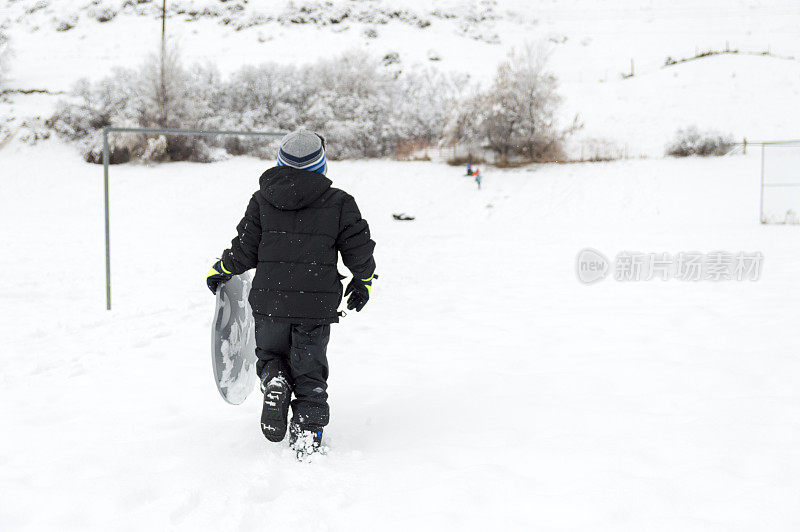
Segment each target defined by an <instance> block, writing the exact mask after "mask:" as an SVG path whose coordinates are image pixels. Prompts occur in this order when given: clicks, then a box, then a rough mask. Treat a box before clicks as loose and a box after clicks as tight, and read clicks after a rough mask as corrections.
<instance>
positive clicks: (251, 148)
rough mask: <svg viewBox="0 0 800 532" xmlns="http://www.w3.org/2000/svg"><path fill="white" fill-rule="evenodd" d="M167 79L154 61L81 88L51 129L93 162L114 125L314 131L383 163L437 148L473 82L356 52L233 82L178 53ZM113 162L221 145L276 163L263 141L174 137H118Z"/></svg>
mask: <svg viewBox="0 0 800 532" xmlns="http://www.w3.org/2000/svg"><path fill="white" fill-rule="evenodd" d="M165 72H166V74H165V76H164V82H163V83H162V81H161V75H160V62H159V61H158V60H157V59H156V58H153V59H152V60H151V61H149V62H148V63H147V64H146V65H145V66H143V67H142V68H140V69H138V70H132V69H117V70H115V71H114V73H113V74H112V75H111V76H109V77H107V78H105V79H103V80H101V81H99V82H96V83H89V82H88V81H85V80H84V81H81V82H79V83H78V84H77V86H76V87H75V89H74V93H73V96H72V97H71V98H70V99H68V100H63V101H62V102H60V104H59V106H58V108H57V111H56V113H55V114H54V115H53V116H52V117H51V118H50V119H49V120H48V125H49V126H50V127H52V128H53V129H54V130H55V131H56V132H58V133H59V135H61V136H63V137H66V138H68V139H71V140H76V141H79V142H81V143H82V145H83V148H82V149H83V154H84V157H85V158H86V160H88V161H99V157H100V155H101V154H102V146H101V140H102V139H101V135H100V134H99V131H100V130H101V129H102V128H103V127H105V126H121V127H122V126H124V127H170V128H196V129H227V130H233V129H235V130H249V131H259V130H261V131H263V130H271V131H273V130H282V131H290V130H293V129H296V128H298V127H306V128H308V129H312V130H314V131H317V132H319V133H320V134H322V135H324V136H325V137H326V138H327V140H328V153H329V156H330V157H331V158H334V159H342V158H359V157H382V156H387V155H392V154H394V153H395V150H396V149H397V146H398V145H399V144H400V143H408V142H410V141H413V142H414V143H419V144H423V145H424V144H430V143H433V142H435V141H437V140H439V139H440V138H441V137H442V135H443V130H444V126H445V124H446V123H447V120H448V117H449V116H450V115H451V114H452V112H453V110H454V109H455V107H456V105H457V102H458V101H459V97H460V94H461V91H462V89H463V87H464V86H465V84H466V81H465V79H464V78H462V77H459V76H453V75H447V74H442V73H440V72H437V71H434V70H419V71H411V72H408V73H404V74H402V75H399V74H398V73H397V72H393V71H390V70H387V69H386V68H384V67H383V66H382V65H381V64H380V62H379V61H377V60H373V59H372V58H370V57H368V56H366V55H364V54H361V53H351V54H345V55H343V56H340V57H337V58H334V59H326V60H322V61H319V62H317V63H314V64H311V65H307V66H301V67H295V66H283V65H277V64H266V65H262V66H259V67H244V68H242V69H240V70H239V71H237V72H236V73H234V74H233V75H232V76H231V77H230V78H228V79H222V77H221V76H220V75H219V73H218V72H217V71H216V69H214V68H212V67H206V66H199V65H195V66H192V67H190V68H185V67H183V66H182V65H181V64H180V62H179V60H178V58H177V54H176V53H175V52H174V50H173V51H171V52H170V53H169V54H168V57H167V61H166V69H165ZM117 137H119V138H115V139H114V140H113V144H112V146H111V150H112V159H113V160H115V161H116V162H126V161H128V160H130V159H138V158H145V157H146V158H147V160H149V161H157V160H159V159H160V160H199V161H204V160H209V159H213V152H214V150H213V149H212V148H219V149H221V150H222V151H224V152H227V153H230V154H251V155H256V156H262V157H272V156H273V155H274V146H270V145H269V143H267V142H265V141H264V139H262V138H235V137H227V138H217V139H214V138H207V139H193V138H190V137H174V136H173V137H168V138H167V139H166V146H164V147H163V149H154V147H153V145H152V143H150V142H149V141H148V139H147V138H139V139H136V138H135V136H131V135H127V136H117Z"/></svg>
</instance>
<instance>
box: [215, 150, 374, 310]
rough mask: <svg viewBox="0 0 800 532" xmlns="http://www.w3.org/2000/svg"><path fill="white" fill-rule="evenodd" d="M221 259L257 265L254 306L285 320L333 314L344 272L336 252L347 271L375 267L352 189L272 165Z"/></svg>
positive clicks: (232, 266)
mask: <svg viewBox="0 0 800 532" xmlns="http://www.w3.org/2000/svg"><path fill="white" fill-rule="evenodd" d="M259 184H260V185H261V188H260V190H258V191H257V192H256V193H255V194H253V197H252V198H251V199H250V203H249V204H248V205H247V211H246V212H245V214H244V218H242V221H241V222H240V223H239V225H238V226H237V230H238V232H239V234H238V236H237V237H236V238H234V239H233V240H232V241H231V247H230V249H227V250H225V252H224V253H223V255H222V262H223V265H224V266H225V268H227V269H228V271H230V272H232V273H234V274H240V273H244V272H245V271H247V270H249V269H251V268H256V275H255V278H254V279H253V288H252V290H251V291H250V306H251V307H252V308H253V313H254V314H255V315H257V316H263V317H265V318H267V319H269V320H271V321H275V322H283V323H300V324H320V323H333V322H337V321H339V316H338V313H337V308H338V306H339V303H340V302H341V300H342V282H341V279H343V278H344V277H343V276H342V275H340V274H339V272H338V271H337V269H336V264H337V262H338V255H337V252H338V253H341V254H342V261H343V262H344V265H345V266H347V268H348V269H349V270H350V271H351V272H352V273H353V276H354V277H356V278H360V279H366V278H368V277H369V276H370V275H372V274H373V272H374V271H375V260H374V259H373V257H372V252H373V250H374V248H375V242H373V241H372V240H371V239H370V234H369V226H368V225H367V222H366V220H364V219H362V218H361V213H360V212H359V210H358V206H356V202H355V200H354V199H353V197H352V196H350V195H349V194H347V193H346V192H344V191H342V190H339V189H337V188H332V187H331V180H330V179H328V178H327V177H325V176H324V175H322V174H318V173H315V172H308V171H306V170H298V169H296V168H291V167H289V166H278V167H275V168H270V169H269V170H267V171H266V172H264V173H263V174H262V175H261V178H260V180H259Z"/></svg>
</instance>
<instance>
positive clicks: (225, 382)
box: [211, 274, 257, 405]
mask: <svg viewBox="0 0 800 532" xmlns="http://www.w3.org/2000/svg"><path fill="white" fill-rule="evenodd" d="M251 286H252V281H251V280H250V275H249V274H242V275H234V276H233V277H231V278H230V280H228V281H225V282H224V283H220V285H219V288H218V289H217V304H216V308H215V309H214V322H213V323H212V326H211V362H212V367H213V369H214V380H215V381H216V383H217V389H218V390H219V393H220V395H221V396H222V398H223V399H224V400H225V401H226V402H228V403H230V404H232V405H239V404H242V403H243V402H244V400H245V399H247V396H248V395H250V392H252V391H253V388H255V384H256V380H257V376H256V370H255V367H254V366H255V363H256V330H255V321H254V320H253V312H252V311H251V310H250V303H248V301H247V296H248V295H250V287H251Z"/></svg>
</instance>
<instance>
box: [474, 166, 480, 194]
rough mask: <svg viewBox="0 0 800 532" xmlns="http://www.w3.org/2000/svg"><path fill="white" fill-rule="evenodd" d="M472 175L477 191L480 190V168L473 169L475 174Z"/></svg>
mask: <svg viewBox="0 0 800 532" xmlns="http://www.w3.org/2000/svg"><path fill="white" fill-rule="evenodd" d="M472 175H473V176H475V182H476V183H477V184H478V190H480V189H481V169H480V168H476V169H475V173H474V174H472Z"/></svg>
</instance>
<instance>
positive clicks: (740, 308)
mask: <svg viewBox="0 0 800 532" xmlns="http://www.w3.org/2000/svg"><path fill="white" fill-rule="evenodd" d="M0 164H2V168H3V170H2V173H1V174H0V187H2V188H1V189H2V193H0V227H2V231H0V245H1V246H2V250H3V253H2V255H0V268H2V271H3V277H4V279H5V287H4V289H3V292H2V296H0V302H1V303H2V304H1V305H0V335H1V336H2V338H4V340H3V341H2V344H0V362H2V372H0V422H1V423H2V427H3V430H2V432H3V437H2V438H0V494H2V497H0V499H1V500H2V502H0V529H1V530H87V529H106V530H107V529H114V530H164V529H181V530H256V529H258V530H265V529H268V530H414V529H420V530H587V531H599V530H609V531H612V530H613V531H619V530H631V531H640V530H665V531H666V530H669V531H676V530H680V531H689V530H703V531H708V530H719V531H726V532H728V531H735V530H741V531H752V530H768V531H771V532H774V531H790V530H798V529H799V528H800V509H798V505H797V501H798V498H799V497H800V391H799V390H798V386H797V383H798V381H799V380H800V359H798V357H797V346H798V345H800V330H799V329H798V327H797V323H796V322H797V316H798V313H797V302H798V300H800V288H798V282H797V275H798V273H797V272H798V271H800V248H798V246H797V228H796V227H778V226H761V225H759V224H758V199H759V183H758V176H759V173H758V172H759V164H760V161H759V159H758V156H757V155H748V156H735V157H726V158H718V159H714V160H698V159H687V160H641V161H638V160H630V161H622V162H616V163H607V164H596V165H560V166H558V165H544V166H538V167H535V168H533V169H531V170H530V171H529V170H525V169H521V170H514V171H499V170H488V169H482V170H483V173H484V176H485V177H484V188H483V190H481V191H477V190H475V185H474V183H473V182H472V181H471V180H470V179H468V178H465V177H462V176H461V174H462V173H463V172H462V171H463V169H461V168H451V167H448V166H445V165H440V164H434V163H396V162H390V161H372V162H347V163H336V162H335V163H332V164H331V168H330V176H331V178H332V179H333V180H334V183H335V184H336V185H338V186H341V187H342V188H344V189H346V190H347V191H349V192H351V193H352V194H353V195H355V196H356V198H357V199H358V201H359V203H360V205H361V207H362V212H363V213H364V216H365V217H366V218H367V219H368V220H369V221H370V224H371V226H372V229H373V235H374V238H375V240H376V241H377V243H378V247H377V254H376V259H377V262H378V273H379V274H380V280H379V281H378V282H376V286H375V290H374V292H373V300H372V301H371V302H370V304H369V305H368V306H367V308H366V310H365V311H364V312H362V313H360V314H355V313H352V314H350V315H348V316H347V317H346V318H345V319H343V320H342V323H341V324H339V325H337V326H334V327H333V331H332V339H331V346H330V349H329V359H330V362H331V379H330V390H329V391H330V393H331V410H332V421H331V425H330V426H329V428H328V430H327V432H326V437H327V438H328V441H329V443H330V446H331V452H330V454H329V455H328V456H326V457H320V458H319V459H318V460H316V461H315V462H314V463H313V464H299V463H297V462H296V461H295V460H294V457H293V455H292V453H291V452H290V451H289V449H288V448H287V447H286V446H285V445H274V444H268V442H266V441H265V440H264V438H263V436H262V435H261V432H260V430H259V425H258V415H259V410H260V402H259V401H258V398H257V396H256V395H254V396H253V397H251V398H250V399H248V401H247V402H245V403H244V404H243V405H241V406H239V407H232V406H230V405H227V404H225V403H224V402H223V401H222V399H221V398H220V397H219V396H218V394H217V391H216V388H215V385H214V382H213V379H212V373H211V364H210V356H209V340H210V339H209V336H210V334H209V333H210V331H209V328H210V324H211V315H212V311H213V306H214V301H213V297H212V296H211V294H210V293H209V292H208V289H207V288H206V286H205V281H204V276H205V273H206V271H207V270H208V267H209V265H210V264H211V263H212V262H213V260H214V257H216V256H218V254H219V253H220V252H221V250H222V249H223V248H224V247H226V245H227V243H228V241H229V240H230V238H231V237H232V236H233V234H234V226H235V224H236V223H237V222H238V220H239V218H240V216H241V215H242V213H243V211H244V207H245V205H246V201H247V199H248V197H249V195H250V194H251V193H252V191H253V190H254V189H255V188H256V182H257V177H258V175H259V174H260V173H261V171H262V170H263V169H264V167H265V163H264V162H262V161H257V160H254V159H247V158H238V159H234V160H230V161H227V162H223V163H216V164H211V165H197V164H188V163H186V164H184V163H176V164H167V165H162V166H158V167H154V168H150V167H145V166H137V165H126V166H120V167H113V168H112V171H111V180H112V187H111V197H112V253H113V282H114V294H113V296H114V310H113V311H112V312H106V311H105V309H104V269H103V236H102V235H103V233H102V230H103V214H102V203H101V200H102V188H101V178H102V169H101V168H100V167H97V166H91V165H88V164H85V163H82V162H80V160H79V158H78V157H77V156H76V155H75V151H74V149H73V148H71V147H66V146H63V145H61V144H58V143H56V142H52V141H51V142H47V143H44V144H43V145H40V146H37V147H36V148H28V147H21V146H19V145H11V146H9V147H7V148H6V149H5V150H3V152H2V154H0ZM395 212H406V213H408V214H412V215H416V216H417V219H416V220H415V221H413V222H395V221H393V220H392V217H391V214H392V213H395ZM586 246H592V247H595V248H597V249H598V250H600V251H602V252H604V253H605V254H606V255H609V256H612V257H613V256H614V255H615V254H616V253H617V252H620V251H623V250H628V251H642V252H662V251H663V252H673V253H674V252H678V251H703V252H708V251H713V250H728V251H731V252H736V251H761V252H762V253H763V254H764V257H765V259H764V260H765V262H764V270H763V275H762V278H761V280H759V281H757V282H720V283H713V282H697V283H681V282H678V281H668V282H661V281H651V282H639V283H621V282H616V281H614V280H612V279H607V280H605V281H603V282H601V283H598V284H596V285H592V286H585V285H582V284H580V283H579V282H578V281H577V279H576V275H575V265H574V261H575V256H576V254H577V253H578V251H579V250H580V249H582V248H584V247H586Z"/></svg>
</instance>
